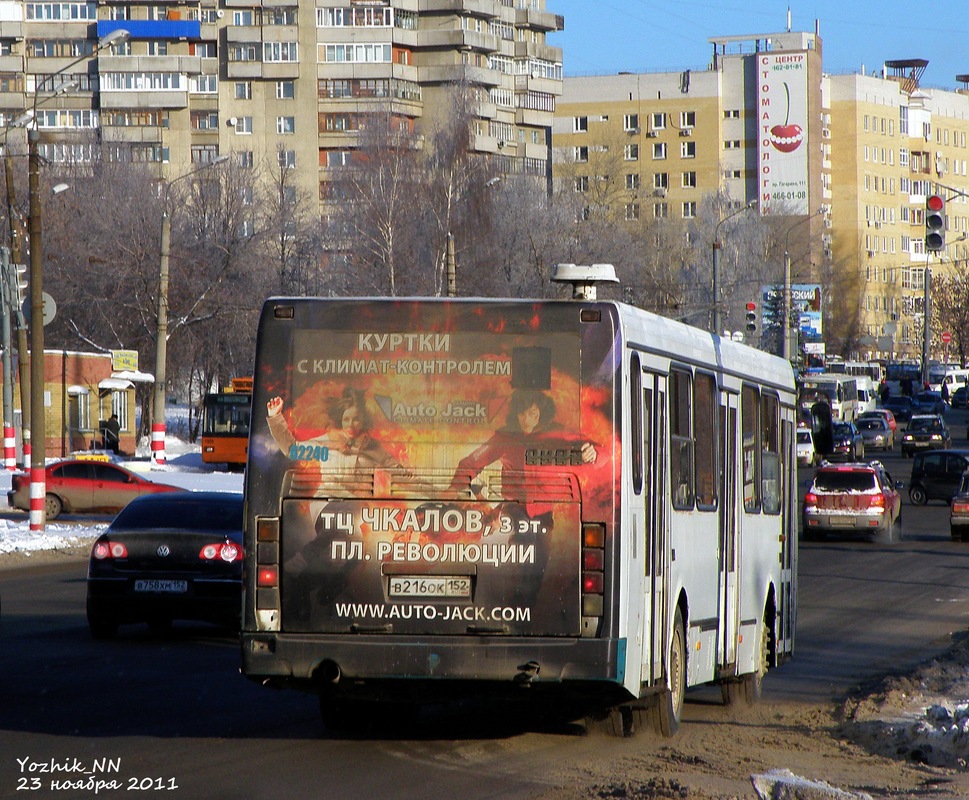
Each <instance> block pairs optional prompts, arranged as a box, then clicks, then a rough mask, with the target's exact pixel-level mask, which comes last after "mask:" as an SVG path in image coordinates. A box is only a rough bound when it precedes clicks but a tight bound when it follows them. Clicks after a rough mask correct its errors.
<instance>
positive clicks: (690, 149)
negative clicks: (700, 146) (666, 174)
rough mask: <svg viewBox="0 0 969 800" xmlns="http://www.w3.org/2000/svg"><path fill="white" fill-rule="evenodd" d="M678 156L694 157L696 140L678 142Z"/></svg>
mask: <svg viewBox="0 0 969 800" xmlns="http://www.w3.org/2000/svg"><path fill="white" fill-rule="evenodd" d="M680 158H696V142H680Z"/></svg>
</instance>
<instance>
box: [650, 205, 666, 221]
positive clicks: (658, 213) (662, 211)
mask: <svg viewBox="0 0 969 800" xmlns="http://www.w3.org/2000/svg"><path fill="white" fill-rule="evenodd" d="M669 215H670V207H669V204H668V203H653V218H654V219H666V218H667V217H668V216H669Z"/></svg>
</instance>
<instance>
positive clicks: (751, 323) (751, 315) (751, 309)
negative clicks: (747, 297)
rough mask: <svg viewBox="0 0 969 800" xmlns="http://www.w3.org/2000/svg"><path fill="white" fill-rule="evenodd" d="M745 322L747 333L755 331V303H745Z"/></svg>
mask: <svg viewBox="0 0 969 800" xmlns="http://www.w3.org/2000/svg"><path fill="white" fill-rule="evenodd" d="M744 316H745V318H746V321H747V325H746V328H747V333H753V332H754V331H756V330H757V303H747V313H746V314H745V315H744Z"/></svg>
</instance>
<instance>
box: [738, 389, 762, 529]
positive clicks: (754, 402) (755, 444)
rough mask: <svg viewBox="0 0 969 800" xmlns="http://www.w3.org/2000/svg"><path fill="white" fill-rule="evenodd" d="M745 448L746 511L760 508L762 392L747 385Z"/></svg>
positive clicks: (743, 429) (743, 418)
mask: <svg viewBox="0 0 969 800" xmlns="http://www.w3.org/2000/svg"><path fill="white" fill-rule="evenodd" d="M740 406H741V408H740V412H741V426H740V427H741V432H742V436H743V448H744V511H748V512H755V511H759V510H760V431H759V427H760V392H758V391H757V389H756V388H755V387H753V386H747V385H745V386H744V387H743V392H742V395H741V403H740Z"/></svg>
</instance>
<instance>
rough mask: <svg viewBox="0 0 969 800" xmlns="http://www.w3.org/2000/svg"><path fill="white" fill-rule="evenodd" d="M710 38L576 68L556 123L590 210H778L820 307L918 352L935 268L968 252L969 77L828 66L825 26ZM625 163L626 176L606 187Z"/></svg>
mask: <svg viewBox="0 0 969 800" xmlns="http://www.w3.org/2000/svg"><path fill="white" fill-rule="evenodd" d="M708 41H709V42H710V44H711V45H712V53H711V58H710V61H709V63H708V64H707V65H706V67H705V68H704V69H700V70H682V71H680V72H674V73H670V72H664V73H640V74H618V75H607V76H594V77H569V78H567V79H566V80H565V82H564V87H563V94H562V97H561V99H560V102H559V104H558V110H557V112H556V118H555V123H554V125H553V136H552V140H553V141H552V143H553V154H554V159H555V174H556V175H557V177H558V179H559V180H560V181H561V182H562V183H563V184H565V185H566V186H570V187H571V188H572V189H574V190H575V191H578V192H582V193H583V194H584V195H585V197H586V201H587V204H588V207H589V209H590V213H593V212H595V211H596V210H602V206H607V207H608V211H609V213H611V214H612V215H613V216H614V217H619V218H625V219H627V220H637V219H639V218H640V217H641V216H643V215H647V216H652V217H662V218H670V219H682V220H689V219H690V218H691V217H693V216H695V215H696V209H697V205H698V203H699V202H700V201H701V200H702V198H703V197H704V196H707V195H711V194H718V193H720V194H724V195H726V196H728V197H729V198H730V203H731V205H733V206H734V207H736V208H742V207H743V206H744V205H746V204H747V203H750V202H754V203H755V204H756V207H757V209H758V212H759V213H760V214H762V215H768V214H770V215H781V216H783V217H784V218H785V219H789V220H790V223H789V225H788V231H789V233H792V232H794V231H795V230H796V231H797V233H798V235H799V236H803V235H804V234H805V233H807V236H808V241H809V242H810V247H809V248H808V250H807V252H804V253H801V254H799V256H798V257H799V258H800V259H802V262H803V263H801V264H795V267H796V268H799V269H798V271H799V272H800V273H801V274H802V275H803V274H805V273H807V274H810V276H811V278H810V280H812V281H817V282H819V283H820V284H821V292H822V303H823V311H824V314H825V317H826V319H828V320H830V319H831V316H832V314H837V315H839V316H840V318H841V319H840V320H839V322H840V324H839V325H838V329H839V330H842V331H847V332H849V333H850V334H851V338H852V342H853V345H854V347H855V348H857V352H856V353H855V354H856V355H859V356H861V357H864V358H889V357H893V356H896V357H897V356H918V355H920V353H921V331H922V302H923V296H924V278H925V269H926V266H929V267H930V268H931V270H932V272H933V273H934V274H939V273H940V272H941V271H944V270H946V269H950V268H951V266H952V264H954V263H957V262H962V263H964V262H965V260H966V258H967V253H969V250H967V247H966V243H965V242H964V241H962V240H961V239H960V237H961V236H962V235H963V234H965V233H966V232H967V230H969V229H967V224H969V220H967V214H966V211H965V203H966V199H965V198H966V193H969V173H967V170H966V166H967V160H969V154H967V151H966V133H967V127H969V92H967V89H966V88H963V89H960V90H940V89H930V88H925V87H921V86H920V85H919V80H918V79H919V77H920V75H921V71H922V70H924V67H925V64H926V63H927V62H925V61H920V60H917V59H914V60H900V61H888V62H886V65H885V67H884V69H882V70H880V71H879V72H878V74H876V75H865V74H847V75H828V74H825V73H824V72H823V62H822V41H821V37H820V35H819V32H818V30H815V31H814V32H811V33H805V32H792V31H783V32H781V33H774V34H756V35H749V36H729V37H712V38H710V39H709V40H708ZM963 78H965V79H969V76H963ZM960 80H962V78H960ZM617 153H621V154H622V156H621V159H620V157H619V156H618V155H617ZM620 160H621V166H619V167H618V169H617V168H615V164H616V163H617V162H619V161H620ZM617 172H618V173H621V175H622V180H621V181H620V182H619V183H620V184H621V185H620V186H618V187H617V186H616V185H615V184H616V183H617V181H615V180H610V181H608V182H607V183H608V184H609V186H610V188H609V191H608V192H605V191H602V190H601V189H602V185H603V184H604V183H606V182H604V181H603V180H602V178H603V176H605V175H608V174H616V173H617ZM944 187H948V188H944ZM933 192H940V193H942V194H945V195H946V196H947V197H949V198H950V199H949V203H948V206H947V212H948V227H949V235H948V240H947V241H948V244H949V246H948V247H947V248H946V250H945V251H944V252H943V253H941V254H939V255H935V254H931V255H927V254H926V252H925V248H924V229H923V225H924V207H925V200H926V196H927V195H929V194H931V193H933ZM789 238H790V239H791V240H792V241H793V238H794V237H793V236H791V237H789ZM826 324H827V323H826ZM939 333H940V331H938V330H935V331H934V335H935V337H938V334H939ZM932 348H933V350H932V351H933V354H939V352H938V351H940V350H941V346H940V344H939V342H938V340H937V338H935V339H933V341H932Z"/></svg>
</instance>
